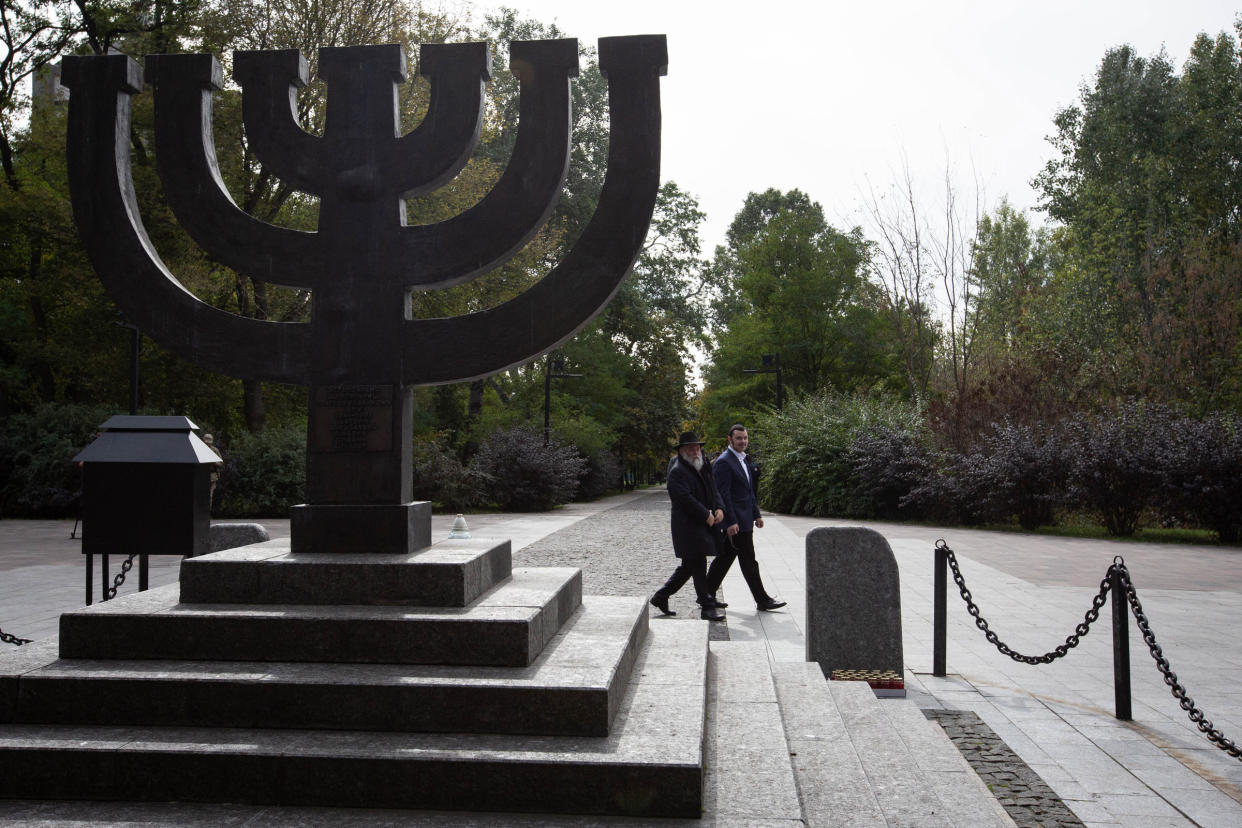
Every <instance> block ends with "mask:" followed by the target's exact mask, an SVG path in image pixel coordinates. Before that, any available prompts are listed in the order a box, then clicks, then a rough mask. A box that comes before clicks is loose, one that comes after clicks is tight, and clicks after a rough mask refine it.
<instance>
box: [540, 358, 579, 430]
mask: <svg viewBox="0 0 1242 828" xmlns="http://www.w3.org/2000/svg"><path fill="white" fill-rule="evenodd" d="M564 370H565V358H564V357H557V358H556V362H555V363H553V362H552V355H551V354H548V355H547V356H546V357H544V362H543V444H544V445H545V446H546V445H547V444H548V442H549V441H550V440H551V438H552V380H554V379H573V378H576V377H581V376H582V374H566V373H564Z"/></svg>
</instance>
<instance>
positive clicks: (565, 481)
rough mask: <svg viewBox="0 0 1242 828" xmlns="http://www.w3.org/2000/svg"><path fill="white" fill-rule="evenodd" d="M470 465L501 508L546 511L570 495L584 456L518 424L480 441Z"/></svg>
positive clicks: (490, 497)
mask: <svg viewBox="0 0 1242 828" xmlns="http://www.w3.org/2000/svg"><path fill="white" fill-rule="evenodd" d="M470 467H471V469H472V470H473V471H475V472H476V473H481V474H483V475H486V476H487V479H488V480H489V481H490V486H489V489H490V491H489V497H488V500H489V501H491V502H492V503H495V504H496V505H497V506H499V507H500V508H501V509H503V510H504V511H514V512H535V511H545V510H547V509H551V508H552V507H554V506H559V505H560V504H562V503H568V502H570V501H571V500H573V499H574V495H575V494H576V493H577V490H578V477H579V476H580V475H581V474H582V472H583V470H584V469H585V468H586V461H585V460H583V459H582V458H581V457H579V456H578V452H577V451H575V450H574V448H573V447H572V446H566V445H564V444H563V443H561V442H559V441H558V440H556V439H555V438H553V439H552V440H551V441H550V442H548V443H546V444H545V443H544V442H543V432H542V431H540V430H536V429H534V428H530V427H529V426H521V427H518V428H513V429H509V430H506V431H497V432H495V433H494V434H492V435H491V436H490V437H488V438H487V439H486V440H484V441H483V445H481V446H479V452H478V454H476V455H475V456H474V460H472V461H471V463H470Z"/></svg>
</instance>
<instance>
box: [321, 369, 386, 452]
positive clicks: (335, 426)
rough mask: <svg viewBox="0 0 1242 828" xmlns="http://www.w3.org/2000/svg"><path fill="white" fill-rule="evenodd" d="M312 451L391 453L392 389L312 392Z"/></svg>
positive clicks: (370, 387) (342, 388) (339, 387)
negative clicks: (313, 419)
mask: <svg viewBox="0 0 1242 828" xmlns="http://www.w3.org/2000/svg"><path fill="white" fill-rule="evenodd" d="M314 405H315V407H316V409H317V412H316V420H315V430H314V432H313V433H312V434H311V437H310V450H311V451H345V452H351V451H390V450H391V449H392V386H390V385H330V386H326V387H318V388H316V389H315V400H314Z"/></svg>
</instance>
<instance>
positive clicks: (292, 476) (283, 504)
mask: <svg viewBox="0 0 1242 828" xmlns="http://www.w3.org/2000/svg"><path fill="white" fill-rule="evenodd" d="M223 454H224V469H223V471H222V473H221V475H220V482H219V484H218V486H219V488H218V489H217V490H216V500H217V502H218V503H219V504H220V508H219V514H220V516H221V517H285V516H286V515H288V514H289V507H291V506H294V505H296V504H298V503H303V502H305V500H306V429H305V428H303V427H284V428H271V429H266V430H264V431H261V432H259V433H258V434H250V433H247V432H242V433H241V434H239V435H237V436H236V437H235V438H234V439H233V441H232V443H230V444H229V445H228V446H226V447H224V449H223Z"/></svg>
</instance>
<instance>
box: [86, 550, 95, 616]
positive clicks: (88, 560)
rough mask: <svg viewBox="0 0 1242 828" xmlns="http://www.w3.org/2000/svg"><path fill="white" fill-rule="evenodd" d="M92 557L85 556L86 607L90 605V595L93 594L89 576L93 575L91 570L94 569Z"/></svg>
mask: <svg viewBox="0 0 1242 828" xmlns="http://www.w3.org/2000/svg"><path fill="white" fill-rule="evenodd" d="M94 557H95V556H94V555H87V556H86V605H87V606H88V607H89V606H90V605H91V598H92V595H91V593H92V592H93V590H92V587H93V586H94V585H93V584H92V583H91V575H92V574H93V573H92V572H91V570H92V569H94V566H93V564H94V560H93V559H94Z"/></svg>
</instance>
